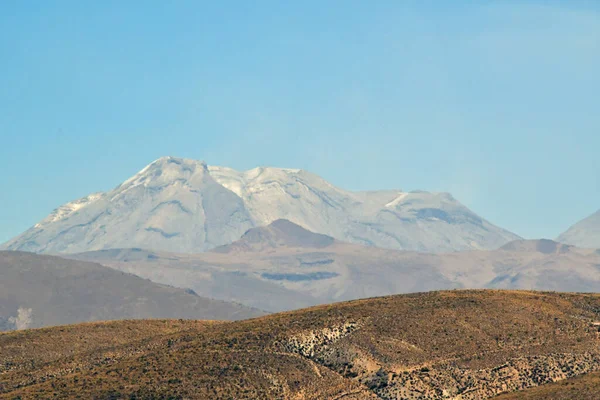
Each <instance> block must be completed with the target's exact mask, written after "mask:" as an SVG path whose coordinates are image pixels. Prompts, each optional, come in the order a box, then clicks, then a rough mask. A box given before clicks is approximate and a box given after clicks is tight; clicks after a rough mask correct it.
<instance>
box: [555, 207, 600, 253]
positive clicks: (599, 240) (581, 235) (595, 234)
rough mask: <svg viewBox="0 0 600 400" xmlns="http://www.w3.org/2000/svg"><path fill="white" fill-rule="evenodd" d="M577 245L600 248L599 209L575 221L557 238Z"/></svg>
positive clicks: (562, 241)
mask: <svg viewBox="0 0 600 400" xmlns="http://www.w3.org/2000/svg"><path fill="white" fill-rule="evenodd" d="M556 240H557V241H559V242H561V243H566V244H570V245H573V246H577V247H585V248H595V249H599V248H600V210H598V211H596V212H595V213H593V214H592V215H590V216H589V217H586V218H584V219H582V220H581V221H579V222H577V223H576V224H574V225H573V226H571V227H570V228H569V229H567V230H566V231H565V232H563V233H562V234H561V235H560V236H559V237H558V238H557V239H556Z"/></svg>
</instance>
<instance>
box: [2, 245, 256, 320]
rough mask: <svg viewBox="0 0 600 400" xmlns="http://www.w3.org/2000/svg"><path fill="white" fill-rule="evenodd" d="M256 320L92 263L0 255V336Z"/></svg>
mask: <svg viewBox="0 0 600 400" xmlns="http://www.w3.org/2000/svg"><path fill="white" fill-rule="evenodd" d="M259 315H264V312H261V311H259V310H256V309H252V308H249V307H244V306H242V305H240V304H233V303H229V302H225V301H219V300H213V299H208V298H205V297H200V296H198V295H197V294H196V293H195V292H194V291H193V290H190V289H188V290H185V289H179V288H175V287H170V286H166V285H162V284H158V283H154V282H151V281H149V280H147V279H143V278H140V277H138V276H135V275H132V274H128V273H123V272H121V271H116V270H114V269H111V268H107V267H104V266H102V265H99V264H96V263H91V262H83V261H75V260H67V259H64V258H60V257H54V256H48V255H39V254H31V253H23V252H12V251H9V252H6V251H0V331H1V330H11V329H24V328H38V327H43V326H51V325H63V324H72V323H77V322H85V321H98V320H115V319H140V318H186V319H243V318H250V317H256V316H259Z"/></svg>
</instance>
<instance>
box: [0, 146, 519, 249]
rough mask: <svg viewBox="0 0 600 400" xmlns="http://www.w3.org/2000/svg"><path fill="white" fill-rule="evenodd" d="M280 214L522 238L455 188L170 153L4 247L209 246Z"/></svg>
mask: <svg viewBox="0 0 600 400" xmlns="http://www.w3.org/2000/svg"><path fill="white" fill-rule="evenodd" d="M279 219H286V220H289V221H291V222H292V223H294V224H298V225H300V226H302V227H303V228H306V229H308V230H310V231H312V232H318V233H321V234H325V235H328V236H331V237H333V238H335V239H338V240H343V241H348V242H354V243H361V244H366V245H371V246H378V247H384V248H393V249H403V250H416V251H424V252H447V251H457V250H469V249H491V248H498V247H499V246H502V245H503V244H505V243H507V242H509V241H512V240H516V239H518V236H516V235H514V234H512V233H510V232H508V231H506V230H503V229H501V228H498V227H496V226H494V225H492V224H490V223H489V222H487V221H486V220H484V219H482V218H481V217H479V216H477V215H476V214H475V213H473V212H472V211H470V210H469V209H468V208H466V207H465V206H464V205H462V204H460V203H459V202H458V201H457V200H455V199H454V198H453V197H452V196H451V195H450V194H448V193H429V192H402V191H397V190H396V191H393V190H386V191H370V192H350V191H346V190H342V189H340V188H337V187H335V186H333V185H332V184H330V183H329V182H327V181H325V180H324V179H322V178H320V177H318V176H316V175H314V174H311V173H308V172H306V171H303V170H298V169H284V168H269V167H259V168H254V169H251V170H248V171H244V172H240V171H236V170H233V169H231V168H225V167H213V166H208V165H206V163H204V162H202V161H195V160H189V159H181V158H174V157H162V158H160V159H158V160H156V161H154V162H152V163H151V164H150V165H148V166H147V167H145V168H144V169H142V170H141V171H140V172H139V173H137V174H136V175H134V176H133V177H131V178H130V179H128V180H126V181H125V182H123V183H122V184H121V185H119V186H118V187H117V188H115V189H114V190H112V191H109V192H106V193H94V194H91V195H89V196H86V197H84V198H82V199H79V200H76V201H73V202H70V203H67V204H65V205H63V206H61V207H59V208H58V209H56V210H55V211H53V212H52V213H51V214H50V215H49V216H48V217H47V218H45V219H44V220H42V221H41V222H39V223H38V224H36V225H35V226H34V227H32V228H30V229H29V230H27V231H26V232H24V233H23V234H21V235H19V236H18V237H16V238H14V239H12V240H10V241H9V242H7V243H5V244H4V245H3V246H0V249H7V250H23V251H32V252H41V253H77V252H84V251H91V250H101V249H107V248H128V247H141V248H148V249H153V250H163V251H171V252H201V251H205V250H208V249H211V248H214V247H217V246H221V245H225V244H229V243H232V242H234V241H235V240H237V239H239V238H240V237H241V236H242V235H243V234H244V233H245V232H247V231H248V230H250V229H251V228H254V227H257V226H264V225H268V224H270V223H271V222H273V221H276V220H279Z"/></svg>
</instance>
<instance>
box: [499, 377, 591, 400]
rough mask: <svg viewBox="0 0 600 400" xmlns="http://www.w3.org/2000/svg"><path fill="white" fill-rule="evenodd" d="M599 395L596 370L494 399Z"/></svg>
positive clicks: (564, 399) (565, 399)
mask: <svg viewBox="0 0 600 400" xmlns="http://www.w3.org/2000/svg"><path fill="white" fill-rule="evenodd" d="M599 397H600V373H597V372H596V373H592V374H587V375H583V376H578V377H575V378H571V379H565V380H562V381H559V382H555V383H550V384H548V385H543V386H538V387H534V388H531V389H527V390H523V391H521V392H515V393H510V394H505V395H501V396H498V397H495V398H494V400H517V399H518V400H598V398H599Z"/></svg>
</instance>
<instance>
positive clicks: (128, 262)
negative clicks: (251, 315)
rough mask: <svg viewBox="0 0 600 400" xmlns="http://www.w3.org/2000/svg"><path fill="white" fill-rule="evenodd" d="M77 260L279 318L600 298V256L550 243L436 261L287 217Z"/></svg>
mask: <svg viewBox="0 0 600 400" xmlns="http://www.w3.org/2000/svg"><path fill="white" fill-rule="evenodd" d="M69 257H73V258H76V259H81V260H88V261H94V262H98V263H101V264H104V265H107V266H109V267H111V268H115V269H118V270H121V271H125V272H129V273H134V274H136V275H140V276H143V277H145V278H148V279H151V280H153V281H156V282H161V283H166V284H169V285H173V286H177V287H190V288H192V289H193V290H194V291H196V293H198V294H199V295H202V296H206V297H211V298H218V299H221V300H228V301H236V302H239V303H242V304H246V305H249V306H252V307H256V308H259V309H264V310H268V311H272V312H276V311H284V310H291V309H297V308H300V307H308V306H311V305H317V304H325V303H331V302H334V301H344V300H352V299H357V298H365V297H373V296H378V295H389V294H397V293H411V292H420V291H428V290H441V289H454V288H502V289H536V290H559V291H585V292H590V291H596V292H597V291H600V267H599V266H600V253H598V252H596V251H595V250H591V249H580V248H577V247H573V246H568V245H564V244H559V243H556V242H553V241H551V240H544V239H542V240H518V241H513V242H510V243H507V244H506V245H504V246H503V247H501V248H500V249H497V250H487V251H481V250H479V251H466V252H457V253H446V254H427V253H418V252H409V251H397V250H389V249H381V248H376V247H369V246H362V245H358V244H351V243H345V242H342V241H338V240H334V239H332V238H330V237H328V236H324V235H321V234H315V233H313V232H310V231H308V230H306V229H304V228H302V227H300V226H298V225H296V224H294V223H292V222H290V221H284V220H278V221H275V222H273V223H272V224H270V225H268V226H265V227H260V228H252V229H250V230H249V231H248V232H246V234H244V235H243V236H242V238H241V239H240V240H238V241H235V242H233V243H232V244H230V245H225V246H221V247H217V248H215V249H214V250H212V251H207V252H204V253H200V254H175V253H163V252H155V251H147V250H142V249H112V250H102V251H95V252H88V253H82V254H75V255H69Z"/></svg>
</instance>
